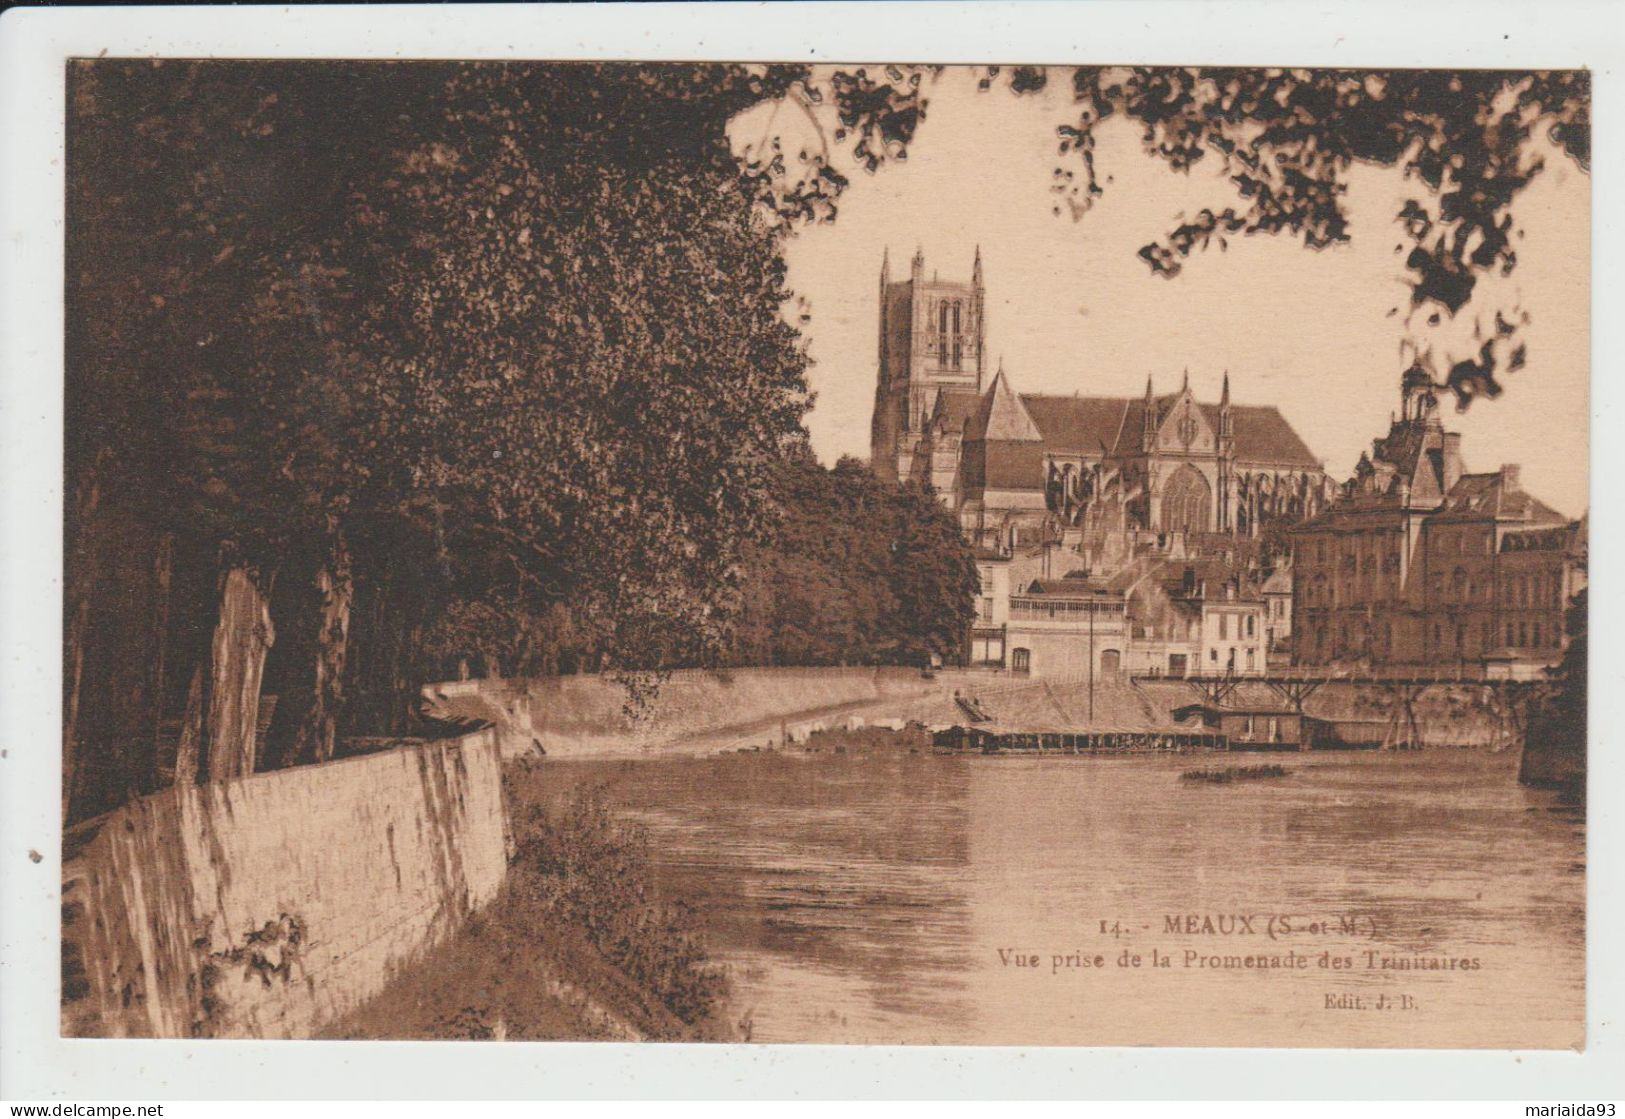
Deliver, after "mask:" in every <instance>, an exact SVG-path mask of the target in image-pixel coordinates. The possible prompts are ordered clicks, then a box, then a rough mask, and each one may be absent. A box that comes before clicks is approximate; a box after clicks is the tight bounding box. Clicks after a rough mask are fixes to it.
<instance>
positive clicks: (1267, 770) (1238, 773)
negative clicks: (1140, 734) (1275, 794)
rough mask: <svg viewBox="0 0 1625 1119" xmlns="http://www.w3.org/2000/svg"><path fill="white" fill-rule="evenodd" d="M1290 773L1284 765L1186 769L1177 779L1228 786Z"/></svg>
mask: <svg viewBox="0 0 1625 1119" xmlns="http://www.w3.org/2000/svg"><path fill="white" fill-rule="evenodd" d="M1291 772H1292V771H1291V770H1289V769H1288V768H1287V767H1286V766H1284V765H1232V766H1227V767H1225V768H1224V769H1187V770H1186V771H1185V772H1184V773H1181V774H1180V775H1179V779H1180V780H1181V781H1194V782H1203V783H1205V784H1209V785H1228V784H1230V783H1231V782H1232V781H1262V780H1266V779H1268V778H1271V777H1285V776H1286V775H1287V774H1288V773H1291Z"/></svg>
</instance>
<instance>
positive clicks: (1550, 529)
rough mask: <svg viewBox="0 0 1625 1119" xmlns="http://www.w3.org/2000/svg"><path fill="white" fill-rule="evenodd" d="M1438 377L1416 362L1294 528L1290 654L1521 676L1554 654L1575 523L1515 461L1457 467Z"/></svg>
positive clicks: (1580, 573) (1572, 580)
mask: <svg viewBox="0 0 1625 1119" xmlns="http://www.w3.org/2000/svg"><path fill="white" fill-rule="evenodd" d="M1433 385H1434V378H1433V376H1432V374H1431V372H1430V371H1429V370H1427V369H1426V368H1425V367H1424V366H1423V365H1421V364H1417V365H1413V366H1412V367H1411V368H1410V369H1408V370H1407V371H1406V372H1405V375H1404V377H1403V378H1402V382H1401V397H1402V401H1401V413H1400V415H1399V417H1398V418H1397V419H1395V420H1394V421H1393V422H1392V423H1391V424H1390V426H1389V431H1388V434H1387V435H1386V436H1384V437H1383V438H1380V439H1377V440H1375V441H1374V442H1373V444H1372V451H1371V453H1370V454H1368V455H1363V456H1361V459H1360V462H1359V465H1358V466H1357V467H1356V469H1355V475H1354V477H1353V478H1351V479H1350V480H1349V482H1348V483H1347V485H1346V486H1345V487H1344V490H1343V493H1342V495H1341V496H1340V497H1339V499H1338V500H1337V501H1336V502H1335V503H1334V504H1333V505H1332V506H1331V507H1330V508H1328V509H1327V510H1325V511H1324V512H1323V513H1321V514H1320V515H1319V516H1316V517H1314V518H1312V519H1311V520H1309V521H1307V522H1306V523H1304V524H1303V525H1301V526H1299V527H1298V528H1297V529H1295V530H1294V531H1293V533H1292V536H1293V572H1294V585H1293V620H1292V627H1293V630H1294V633H1295V638H1294V642H1293V653H1294V656H1293V659H1294V661H1295V663H1297V664H1301V665H1334V664H1356V665H1361V664H1365V665H1377V664H1390V665H1391V664H1426V665H1430V666H1440V665H1451V664H1454V665H1460V666H1463V667H1465V666H1468V665H1472V666H1474V667H1482V668H1484V669H1486V670H1489V671H1496V672H1502V673H1506V674H1509V675H1518V676H1531V675H1536V674H1538V672H1539V670H1540V669H1541V668H1543V667H1545V666H1547V665H1551V664H1555V663H1556V662H1557V661H1558V660H1559V659H1561V657H1562V653H1563V648H1564V646H1565V644H1566V641H1567V637H1566V635H1565V632H1564V612H1565V609H1566V607H1567V605H1568V602H1569V599H1570V598H1571V597H1572V596H1573V595H1574V594H1575V593H1576V592H1577V591H1578V590H1579V589H1580V587H1581V586H1582V585H1583V582H1584V578H1585V568H1584V557H1583V550H1584V534H1583V531H1582V527H1581V524H1580V522H1571V521H1569V520H1568V519H1567V518H1565V517H1563V516H1562V515H1561V514H1559V513H1558V512H1557V511H1556V510H1554V509H1552V508H1551V507H1549V506H1547V505H1545V504H1544V503H1543V502H1541V501H1540V500H1539V499H1537V498H1536V497H1534V496H1533V495H1532V494H1529V493H1527V492H1526V491H1525V490H1524V489H1523V486H1522V483H1521V478H1520V475H1519V471H1518V468H1517V467H1516V466H1510V465H1509V466H1503V467H1501V469H1500V470H1498V471H1496V472H1495V473H1491V474H1474V473H1470V472H1469V471H1467V469H1466V467H1465V465H1464V463H1463V461H1462V454H1461V437H1460V435H1459V434H1457V433H1455V432H1449V431H1446V430H1445V429H1444V425H1443V422H1442V420H1441V419H1440V416H1439V409H1438V401H1437V398H1436V396H1435V394H1434V388H1433Z"/></svg>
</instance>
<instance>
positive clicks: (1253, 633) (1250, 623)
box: [1247, 614, 1258, 655]
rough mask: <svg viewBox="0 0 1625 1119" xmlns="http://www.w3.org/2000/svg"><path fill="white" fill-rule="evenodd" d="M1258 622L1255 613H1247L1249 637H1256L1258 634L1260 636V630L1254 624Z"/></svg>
mask: <svg viewBox="0 0 1625 1119" xmlns="http://www.w3.org/2000/svg"><path fill="white" fill-rule="evenodd" d="M1257 622H1258V619H1257V618H1256V617H1255V616H1254V615H1252V614H1248V615H1247V636H1248V637H1256V636H1258V630H1257V629H1255V628H1254V626H1255V625H1256V624H1257ZM1249 655H1250V654H1249Z"/></svg>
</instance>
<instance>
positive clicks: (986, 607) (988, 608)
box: [982, 598, 993, 622]
mask: <svg viewBox="0 0 1625 1119" xmlns="http://www.w3.org/2000/svg"><path fill="white" fill-rule="evenodd" d="M992 618H993V600H992V599H991V598H984V599H982V620H983V621H984V622H986V621H991V620H992Z"/></svg>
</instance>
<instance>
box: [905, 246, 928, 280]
mask: <svg viewBox="0 0 1625 1119" xmlns="http://www.w3.org/2000/svg"><path fill="white" fill-rule="evenodd" d="M909 277H910V278H911V279H913V280H914V282H916V283H919V282H920V281H921V280H924V279H925V247H924V246H923V245H915V246H914V263H913V264H912V265H911V266H910V267H909Z"/></svg>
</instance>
